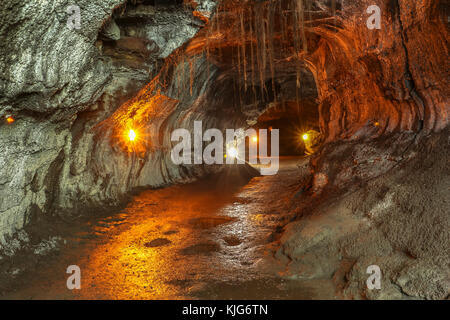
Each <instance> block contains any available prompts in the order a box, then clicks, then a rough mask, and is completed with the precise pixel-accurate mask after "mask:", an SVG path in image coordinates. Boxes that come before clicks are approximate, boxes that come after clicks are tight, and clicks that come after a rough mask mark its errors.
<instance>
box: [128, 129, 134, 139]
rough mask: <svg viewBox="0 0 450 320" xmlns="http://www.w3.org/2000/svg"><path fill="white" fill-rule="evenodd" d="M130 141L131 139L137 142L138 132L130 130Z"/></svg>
mask: <svg viewBox="0 0 450 320" xmlns="http://www.w3.org/2000/svg"><path fill="white" fill-rule="evenodd" d="M128 139H130V141H134V140H136V132H134V130H132V129H130V131H129V132H128Z"/></svg>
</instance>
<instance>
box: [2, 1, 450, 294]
mask: <svg viewBox="0 0 450 320" xmlns="http://www.w3.org/2000/svg"><path fill="white" fill-rule="evenodd" d="M7 1H8V0H7ZM407 1H408V0H398V1H390V0H386V1H382V0H379V1H377V2H378V3H379V4H381V3H383V8H382V9H383V19H390V20H389V21H390V22H392V23H389V24H383V28H382V29H380V30H369V31H368V29H367V28H366V24H365V23H355V21H362V20H361V17H362V16H363V15H364V14H365V13H366V12H367V11H366V10H367V6H368V5H372V2H371V1H370V0H360V1H356V2H355V3H352V4H351V5H348V3H347V5H348V6H344V5H343V3H344V1H340V0H336V1H334V0H306V1H305V0H304V1H300V0H279V1H277V0H246V1H244V0H242V1H241V0H223V1H220V4H219V2H218V1H214V0H195V1H194V0H128V1H122V2H121V1H119V0H117V1H116V2H117V3H118V2H121V5H118V6H115V7H111V8H109V9H108V10H111V15H110V16H109V17H108V18H107V19H105V17H97V18H95V17H96V16H95V15H92V20H93V21H94V20H95V22H96V23H97V24H98V26H99V27H98V28H99V29H95V28H94V27H93V26H94V25H95V23H92V25H91V26H90V28H94V29H95V30H93V32H92V34H89V36H90V38H89V39H92V43H87V42H86V39H85V35H84V33H81V32H80V34H81V35H83V37H81V40H80V39H78V40H76V39H77V38H73V39H70V40H68V41H67V42H70V43H71V44H73V43H77V44H80V45H81V44H83V45H86V46H88V47H87V48H86V52H89V54H88V55H87V56H84V55H83V54H84V53H86V52H83V54H79V55H78V54H72V55H70V56H64V57H62V58H60V55H61V53H63V51H64V50H59V51H58V52H54V51H52V50H53V48H54V47H55V48H61V46H54V43H51V45H48V43H47V47H45V48H44V49H43V48H41V47H39V45H37V44H36V43H33V41H30V43H33V45H34V46H36V48H37V49H38V50H37V51H36V52H37V54H36V55H31V56H30V58H32V59H35V56H36V57H39V59H41V58H42V61H44V62H45V63H46V64H47V65H48V67H49V68H50V67H51V68H52V67H53V66H58V65H59V64H58V63H48V61H46V60H45V59H50V58H49V57H51V59H53V58H54V57H58V59H59V58H60V60H61V61H66V60H67V61H69V64H70V68H69V67H68V69H71V68H73V67H74V66H77V65H81V70H78V71H77V72H78V73H73V74H76V75H77V77H72V76H71V78H70V81H78V79H83V80H84V82H85V83H84V82H83V83H82V84H80V83H71V82H70V81H69V80H67V79H65V78H64V75H61V79H62V80H63V82H64V84H63V85H62V86H59V87H58V84H51V83H45V82H43V81H44V80H45V79H46V78H52V77H47V76H46V75H39V77H38V78H36V79H34V78H33V77H32V73H30V74H28V73H27V74H26V75H25V74H22V71H23V72H25V71H27V72H28V70H27V68H22V67H18V65H16V64H14V63H13V64H12V65H13V66H14V68H13V69H11V70H9V71H10V73H9V74H8V75H9V76H11V77H14V75H15V74H19V75H20V76H23V77H22V78H21V77H18V78H17V79H15V81H13V82H14V83H13V84H12V85H10V87H14V88H15V87H19V86H18V84H23V85H26V87H24V88H21V89H20V88H18V89H17V92H16V91H14V90H10V91H11V92H9V93H10V94H11V97H14V98H15V99H13V98H11V99H9V98H8V97H7V96H3V95H0V100H1V101H0V102H1V103H3V101H6V102H7V104H8V109H7V110H6V111H7V113H6V114H5V123H4V124H3V125H0V133H1V134H0V141H1V143H0V160H2V161H3V159H6V160H7V161H3V162H2V161H0V162H2V163H5V164H6V165H5V168H6V169H5V170H4V171H3V172H2V173H1V174H0V192H1V193H2V194H1V198H0V200H1V201H0V218H1V219H0V232H1V234H0V236H1V237H3V236H4V234H5V235H7V236H8V237H9V236H10V235H13V236H11V238H10V239H11V241H10V243H11V245H9V244H8V245H5V246H4V248H6V250H4V251H0V298H7V299H10V298H12V299H15V298H23V297H26V298H32V299H36V298H38V299H52V298H54V299H171V298H172V299H197V298H204V299H230V298H231V299H280V298H289V299H314V298H318V299H336V298H340V297H341V296H345V297H349V298H351V299H353V298H357V299H359V298H361V299H365V298H379V297H384V296H386V297H394V298H398V297H400V298H405V299H410V298H421V299H422V298H425V299H428V298H441V299H444V298H448V293H447V292H448V290H447V292H446V291H445V290H446V289H445V288H446V287H445V285H448V281H447V282H444V281H446V280H445V279H447V278H448V277H447V278H445V277H446V276H447V275H448V266H449V265H450V263H449V260H448V259H449V257H450V255H449V254H448V239H450V236H449V233H448V232H449V230H450V228H449V227H448V222H449V221H450V219H449V217H448V212H449V211H448V208H447V207H448V190H449V188H448V187H449V186H448V182H449V181H450V179H449V178H448V172H450V170H448V158H449V156H448V131H447V132H446V131H444V132H443V133H440V132H439V130H440V129H442V128H444V126H448V117H447V114H448V112H447V110H448V96H446V95H445V94H444V92H446V89H447V88H448V74H445V72H444V73H442V72H441V70H440V69H443V68H442V67H440V66H442V65H444V63H443V62H442V61H444V60H445V59H446V58H445V56H448V52H447V51H448V50H447V47H446V46H445V45H441V44H440V42H443V41H442V39H441V38H445V36H446V35H448V33H446V29H445V28H443V27H442V26H441V25H439V24H438V22H433V24H429V25H428V22H426V21H427V19H425V17H424V16H422V15H425V14H429V13H430V12H431V13H434V11H433V10H434V9H433V8H434V7H433V5H432V0H417V1H416V2H417V6H411V5H409V4H408V2H407ZM91 2H92V3H97V2H99V3H100V2H101V1H100V0H91ZM108 2H111V3H112V2H113V1H108ZM416 2H415V3H416ZM443 2H444V1H442V2H441V4H442V3H443ZM44 3H45V4H44ZM46 3H47V2H43V4H42V5H43V6H44V5H47V4H46ZM102 3H103V4H104V3H105V2H102ZM216 4H217V6H216ZM49 5H50V4H49ZM363 5H364V6H363ZM366 5H367V6H366ZM394 7H395V8H394ZM435 7H436V6H435ZM30 8H32V6H25V7H24V10H31V9H30ZM214 8H215V9H214ZM197 9H198V10H199V11H198V10H197ZM386 9H387V10H386ZM425 9H426V10H425ZM86 10H90V9H86ZM93 11H94V10H93ZM103 11H105V10H103ZM103 11H102V12H103ZM213 11H215V12H213ZM48 12H52V11H51V10H48ZM385 12H388V14H386V13H385ZM91 13H95V12H91ZM1 14H3V11H1V12H0V15H1ZM27 17H29V19H24V20H23V22H22V21H20V22H17V25H19V26H20V25H21V24H22V23H24V24H28V21H32V22H33V23H34V25H38V24H39V23H40V22H42V21H38V20H34V19H35V18H36V17H39V15H34V14H29V15H27ZM36 19H37V18H36ZM47 20H49V19H48V18H45V19H44V21H46V22H48V21H47ZM54 21H59V20H58V19H54ZM363 22H364V21H363ZM416 22H418V23H417V26H416V24H415V23H416ZM425 22H426V23H425ZM51 26H52V25H51V23H50V24H49V27H51ZM100 26H101V27H100ZM11 27H12V28H15V27H16V26H11ZM416 27H417V28H418V29H415V28H416ZM422 27H423V30H424V32H422ZM31 29H37V28H35V27H34V26H33V28H31ZM49 30H53V29H51V28H49ZM54 30H55V31H57V30H58V28H57V27H55V29H54ZM418 30H420V32H419V31H418ZM84 31H87V30H84V29H83V32H84ZM91 31H92V30H91ZM372 31H373V32H372ZM0 32H2V29H1V28H0ZM368 32H372V33H368ZM15 34H16V33H15V32H11V35H15ZM67 34H68V32H67V30H64V32H61V35H62V37H60V40H64V39H65V38H64V37H66V36H67ZM423 34H426V37H427V39H426V41H425V40H424V39H423V38H422V37H423ZM29 35H30V36H34V37H36V35H35V34H34V33H33V32H29ZM27 36H28V35H27ZM74 36H79V34H78V33H76V34H75V35H74ZM440 37H441V38H440ZM38 38H44V39H47V37H42V36H39V37H38ZM8 40H9V39H8ZM22 42H23V43H28V42H27V41H22ZM37 42H40V41H37ZM42 42H44V43H46V41H42ZM72 42H73V43H72ZM10 44H12V46H13V47H9V48H12V50H11V51H12V52H13V53H14V55H16V54H17V52H15V50H16V48H15V47H14V46H15V45H16V44H17V40H16V39H11V41H5V45H8V46H9V45H10ZM91 44H92V45H91ZM80 47H81V46H80ZM17 48H20V46H19V45H18V46H17ZM27 50H28V49H27ZM39 50H40V51H39ZM89 50H90V51H89ZM428 50H429V51H430V52H431V54H430V52H429V51H428ZM0 51H2V50H1V49H0ZM91 51H92V52H91ZM43 52H49V53H50V54H49V55H48V57H47V56H46V55H45V54H42V53H43ZM2 53H3V51H2ZM8 54H9V53H8V52H5V56H6V57H7V59H6V60H7V61H14V59H15V58H12V57H11V59H9V56H8ZM418 55H420V57H418ZM79 56H82V58H80V57H79ZM422 56H424V57H425V56H426V57H427V59H428V60H429V63H428V62H427V63H426V64H424V63H423V61H428V60H427V59H423V58H422ZM86 57H88V58H89V59H86ZM8 59H9V60H8ZM71 59H74V61H72V60H71ZM97 60H98V61H97ZM447 60H448V59H447ZM61 61H57V62H61ZM83 61H97V62H98V63H99V64H98V65H94V66H93V65H85V64H84V62H83ZM32 62H36V64H37V65H38V67H36V68H35V71H36V72H38V71H40V70H41V69H42V70H44V69H46V68H44V67H42V68H39V64H38V62H37V61H35V60H32ZM1 63H2V60H1V59H0V64H1ZM61 65H63V66H64V64H63V63H61ZM6 69H7V68H6ZM102 70H104V72H103V71H102ZM58 71H59V70H53V69H51V72H52V74H53V72H54V74H58ZM70 71H72V70H70ZM75 71H76V70H75ZM87 71H92V74H90V76H89V75H88V76H86V77H84V76H85V75H86V74H85V73H86V72H87ZM70 74H71V75H72V73H70ZM58 75H59V74H58ZM28 76H29V77H30V78H29V79H28ZM100 78H104V80H102V81H103V82H102V81H100V80H101V79H100ZM23 79H27V81H26V82H24V81H23ZM86 79H87V80H86ZM93 79H97V80H99V83H92V82H93V81H94V80H93ZM424 79H425V80H426V81H422V80H424ZM66 80H67V83H66ZM41 82H42V83H43V84H44V85H46V87H45V90H44V89H42V91H43V92H44V93H45V94H44V93H42V94H41V92H39V90H41V89H39V86H35V84H36V83H41ZM100 82H101V83H100ZM29 84H30V86H28V85H29ZM72 84H73V85H72ZM47 85H48V87H47ZM66 85H67V86H66ZM49 88H51V89H52V90H49ZM443 88H444V89H443ZM53 89H54V90H53ZM21 90H22V91H21ZM447 91H448V90H447ZM30 92H32V94H31V97H37V96H39V97H41V96H42V97H44V98H43V99H39V100H36V101H39V102H45V103H46V107H48V108H47V109H48V110H45V111H42V109H45V108H44V105H43V106H39V107H36V108H35V109H36V110H35V111H33V112H30V110H32V109H33V108H30V110H28V111H27V110H22V109H21V108H22V106H21V104H22V102H25V101H28V100H30V101H31V100H33V99H31V98H30V95H29V93H30ZM67 92H69V94H68V93H67ZM75 93H80V96H78V95H76V94H75ZM47 94H50V95H47ZM71 96H73V97H75V98H74V99H73V100H72V99H68V98H69V97H71ZM94 96H96V98H95V99H94V98H92V97H94ZM89 97H91V98H89ZM28 98H30V99H28ZM8 99H9V100H8ZM77 99H82V101H78V100H77ZM75 100H76V101H75ZM30 101H28V102H30ZM31 102H33V101H31ZM31 102H30V103H31ZM62 103H66V104H64V106H61V104H62ZM10 105H11V107H9V106H10ZM30 106H34V104H30ZM0 107H2V105H1V104H0ZM51 108H54V109H51ZM420 108H422V109H423V110H422V111H426V112H424V114H425V119H423V116H424V114H421V112H420V110H421V109H420ZM10 109H11V110H10ZM0 111H1V112H2V113H0V115H1V116H2V117H3V114H4V113H3V109H0ZM50 111H51V112H50ZM53 111H55V112H53ZM51 113H52V114H53V113H54V114H55V115H54V116H50V114H51ZM36 115H39V117H38V116H36ZM46 115H48V117H49V119H46ZM446 117H447V118H446ZM419 118H420V119H419ZM63 119H64V120H63ZM419 121H421V122H422V124H423V126H422V124H421V125H420V126H419V131H420V132H418V131H415V128H416V127H417V126H416V125H417V124H418V123H420V122H419ZM196 122H197V123H198V122H202V126H203V127H202V129H203V132H205V130H206V129H215V128H217V129H218V130H217V131H219V132H221V133H224V132H225V130H226V129H233V130H236V129H244V130H245V129H255V130H257V132H258V130H263V129H267V130H268V131H269V132H270V131H271V130H274V129H278V130H279V161H280V162H279V170H278V171H277V172H276V174H274V175H261V174H259V172H258V170H257V169H260V168H261V167H262V166H259V167H258V165H255V166H252V165H250V166H249V165H248V163H243V164H240V165H235V164H232V165H227V164H220V165H215V164H212V165H209V164H206V163H195V162H194V161H192V160H193V159H194V155H193V153H191V152H190V153H189V154H190V155H192V159H191V162H189V163H188V164H184V163H183V164H178V163H175V162H174V161H173V159H172V158H171V153H170V152H171V150H173V146H174V144H175V143H174V141H172V140H171V134H172V133H173V132H174V131H175V130H177V129H184V130H185V132H186V131H187V132H188V135H189V134H192V133H193V130H194V128H195V123H196ZM438 129H439V130H438ZM433 130H436V131H433ZM217 131H216V132H217ZM4 137H6V138H4ZM269 137H270V134H269ZM253 138H255V139H256V141H258V140H259V137H258V136H256V137H249V138H248V139H247V141H246V159H245V160H247V161H248V160H249V159H248V158H247V157H248V156H249V153H250V152H249V150H248V149H249V144H250V140H251V139H253ZM5 139H6V140H5ZM8 139H10V140H11V141H12V142H13V143H10V141H9V140H8ZM191 140H194V139H193V138H191ZM3 141H5V143H3ZM323 141H326V144H323V145H322V143H323ZM272 143H273V141H271V140H270V138H269V145H268V146H267V147H268V148H267V151H268V156H272V154H271V153H270V150H271V147H272ZM4 145H7V146H8V147H7V148H4V147H3V146H4ZM200 145H201V147H203V148H202V149H203V150H204V148H205V147H206V146H207V145H208V143H207V141H204V140H203V139H200ZM190 147H192V144H191V145H190V146H189V148H188V149H189V151H191V149H190ZM225 147H226V146H225ZM319 147H320V149H319ZM319 150H320V152H317V151H319ZM435 150H439V152H435ZM11 151H12V152H11ZM225 152H227V150H226V148H225ZM312 153H316V154H315V155H314V156H312V157H306V156H305V154H306V155H310V154H312ZM225 156H227V154H225ZM221 160H223V159H221ZM408 161H410V162H408ZM424 163H425V164H426V165H423V164H424ZM397 168H401V170H396V169H397ZM418 168H420V170H417V169H418ZM0 169H3V168H0ZM400 182H401V183H400ZM7 188H11V190H12V191H11V190H9V189H7ZM5 190H6V191H5ZM5 199H6V200H5ZM424 204H426V205H424ZM68 221H69V223H68ZM6 229H8V230H6ZM22 229H23V230H22ZM4 230H6V231H4ZM17 230H19V232H18V233H17V234H13V232H16V231H17ZM3 233H4V234H3ZM1 237H0V240H1V239H2V238H1ZM14 237H15V238H14ZM5 239H6V237H5ZM10 239H9V238H8V241H9V240H10ZM0 245H1V246H3V245H4V243H0ZM21 246H22V247H21ZM2 248H3V247H0V249H2ZM22 249H23V250H22ZM2 252H5V254H3V253H2ZM54 252H57V253H58V254H55V255H54V254H53V253H54ZM15 254H17V256H15ZM30 256H31V257H33V258H32V259H29V257H30ZM16 257H17V258H16ZM16 261H18V263H21V264H20V265H19V267H17V268H16V267H15V266H14V263H16ZM431 261H433V265H432V266H429V265H427V264H428V263H430V262H431ZM385 262H386V263H385ZM434 262H436V263H442V265H434ZM373 263H380V264H384V268H385V269H383V275H384V274H386V278H385V280H386V282H385V283H386V286H384V284H385V283H384V282H383V290H384V289H385V288H386V290H385V291H380V292H379V293H373V292H371V291H367V290H366V286H365V283H366V282H365V279H366V277H367V274H366V270H367V269H366V267H367V266H368V265H373ZM74 264H76V265H77V266H79V267H80V268H81V270H82V277H83V278H82V279H83V280H82V283H83V289H82V290H80V291H77V290H73V291H71V290H67V288H68V287H67V285H66V283H67V282H66V281H67V274H66V270H67V266H68V265H74ZM36 266H37V267H36ZM28 270H32V272H28ZM424 270H425V271H426V272H423V271H424ZM429 270H432V271H433V272H431V273H429V272H428V271H429ZM385 271H386V273H385ZM429 274H431V275H432V277H434V275H436V277H434V278H433V279H430V276H429ZM17 275H20V277H18V276H17ZM388 277H390V279H388ZM435 278H436V279H435ZM442 279H444V280H442ZM441 280H442V281H441ZM424 281H426V282H427V288H424V285H423V284H424ZM429 283H431V285H430V286H428V284H429ZM361 284H362V286H361ZM428 287H429V288H428ZM42 288H46V290H42ZM430 288H431V289H430Z"/></svg>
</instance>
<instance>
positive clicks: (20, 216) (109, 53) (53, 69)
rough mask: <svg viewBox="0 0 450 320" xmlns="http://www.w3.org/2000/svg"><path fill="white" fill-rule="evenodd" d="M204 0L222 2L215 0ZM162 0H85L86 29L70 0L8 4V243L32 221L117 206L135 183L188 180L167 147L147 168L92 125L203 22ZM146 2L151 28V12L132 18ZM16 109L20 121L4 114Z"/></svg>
mask: <svg viewBox="0 0 450 320" xmlns="http://www.w3.org/2000/svg"><path fill="white" fill-rule="evenodd" d="M138 2H139V1H138ZM169 2H170V1H169ZM169 2H167V3H169ZM203 2H204V3H203ZM203 2H202V4H203V5H204V6H205V8H207V9H208V10H210V9H211V10H212V9H214V6H213V5H214V2H213V1H203ZM160 3H162V5H160V6H155V7H154V6H145V7H144V9H142V8H143V6H142V5H141V6H132V5H130V4H127V6H124V1H112V0H111V1H84V2H83V1H79V2H77V5H78V6H79V7H80V14H81V25H80V26H81V28H80V29H72V30H71V29H69V28H68V26H67V21H68V19H69V18H70V17H71V14H69V13H67V8H68V6H69V5H70V4H71V3H70V2H69V1H59V2H55V1H49V2H42V1H30V2H27V3H23V2H21V1H7V2H6V3H5V4H2V7H1V9H0V10H1V11H0V15H1V20H2V24H1V26H0V38H1V41H2V43H3V44H4V45H2V48H1V53H2V54H1V58H0V69H1V79H0V88H1V90H0V117H1V118H2V123H1V124H0V133H1V134H0V163H1V166H0V195H1V196H0V242H1V243H3V244H5V240H6V238H5V237H9V236H11V235H12V234H13V233H14V232H15V231H17V230H20V229H22V228H23V227H24V225H26V224H27V223H29V222H30V221H32V220H33V221H35V220H36V221H37V220H39V219H42V218H45V217H47V216H52V215H59V216H61V217H63V218H67V217H68V216H67V214H66V213H68V214H69V216H70V215H75V216H76V215H80V214H83V213H86V212H87V211H86V209H87V208H93V209H95V208H99V207H103V206H105V207H109V206H115V205H118V204H120V203H121V201H122V200H123V198H124V196H125V195H126V193H127V192H129V191H130V190H132V188H134V187H136V186H145V185H151V186H158V185H162V184H166V183H169V182H171V179H172V178H180V179H181V176H180V173H179V172H178V171H179V170H175V169H172V172H171V173H169V172H168V170H165V169H164V167H163V166H162V167H161V164H160V163H161V162H162V158H164V157H167V155H163V154H161V152H159V153H158V152H155V153H153V154H152V155H151V156H149V158H148V159H146V166H144V167H141V166H138V165H137V163H141V162H142V161H143V160H142V159H141V160H140V159H130V157H129V155H128V154H127V153H126V152H123V151H122V150H116V149H114V148H112V146H111V144H110V143H109V139H110V137H108V136H107V135H106V133H105V132H102V131H98V130H97V131H95V130H92V128H93V127H94V126H95V125H97V124H98V123H99V122H101V121H102V120H104V119H106V118H107V117H108V116H109V115H111V113H113V112H114V111H115V110H116V109H117V108H118V107H119V106H120V105H121V104H122V103H124V102H125V101H126V100H127V99H129V98H131V97H132V95H133V94H135V93H136V92H137V91H138V90H139V89H140V88H142V87H143V86H144V85H145V84H146V83H148V82H150V80H151V78H152V77H153V75H154V74H155V73H156V72H157V70H158V62H160V61H159V59H160V58H161V57H165V56H167V55H169V54H170V53H171V52H172V51H173V50H174V49H176V48H177V47H179V46H180V45H182V44H183V43H184V42H186V41H187V40H189V39H190V38H191V37H192V36H193V35H194V34H195V33H196V32H197V31H198V30H199V28H200V27H201V26H202V25H203V24H204V23H203V22H202V21H200V20H199V19H198V18H196V17H194V16H193V14H192V10H191V11H189V9H188V8H186V7H184V6H180V5H178V6H173V5H164V3H163V2H160ZM139 8H141V9H142V11H143V13H142V15H141V16H140V18H139V19H144V20H145V22H146V23H145V24H144V26H145V28H141V25H142V20H139V19H137V20H132V21H131V22H130V21H127V19H128V20H129V19H130V17H133V15H134V14H136V12H137V11H139V10H138V9H139ZM114 10H115V11H114ZM206 13H207V12H206V11H205V14H206ZM209 13H211V12H209ZM124 21H125V22H124ZM163 21H164V23H163ZM141 31H142V32H141ZM133 32H134V34H131V33H133ZM139 32H141V33H142V34H138V33H139ZM128 33H130V34H128ZM156 35H157V36H156ZM161 37H162V38H161ZM118 38H119V39H118ZM122 39H123V40H122ZM141 43H144V44H145V45H146V46H144V47H141V46H140V44H141ZM155 43H156V44H158V46H155V45H154V44H155ZM152 44H153V46H151V45H152ZM147 45H148V46H147ZM160 64H161V63H160ZM9 115H12V116H13V117H14V119H15V120H16V121H15V122H14V123H13V124H11V125H7V124H6V123H5V122H4V119H5V118H4V117H6V116H9ZM162 120H163V119H161V121H162ZM166 160H167V159H166ZM140 173H142V174H141V175H139V174H140Z"/></svg>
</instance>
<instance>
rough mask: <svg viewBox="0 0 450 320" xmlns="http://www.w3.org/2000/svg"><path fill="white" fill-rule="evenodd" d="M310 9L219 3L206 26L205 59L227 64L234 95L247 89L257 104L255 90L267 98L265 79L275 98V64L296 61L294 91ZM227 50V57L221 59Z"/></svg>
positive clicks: (303, 2) (284, 1) (285, 3)
mask: <svg viewBox="0 0 450 320" xmlns="http://www.w3.org/2000/svg"><path fill="white" fill-rule="evenodd" d="M310 7H311V1H310V0H266V1H255V0H244V1H236V0H222V1H221V3H220V5H219V7H218V9H217V12H216V14H215V16H214V17H213V18H212V19H211V20H210V22H209V25H208V26H207V31H206V34H205V38H206V39H205V44H204V48H203V51H204V53H205V55H206V57H207V59H208V60H211V58H212V57H213V56H215V58H216V60H219V61H220V60H223V59H226V58H228V61H230V60H231V62H232V68H233V69H234V70H235V74H236V80H235V82H236V88H237V89H238V90H239V93H238V94H239V95H240V94H241V92H247V89H248V88H249V87H251V89H252V91H253V95H254V99H255V100H257V96H258V94H257V90H260V94H261V95H262V96H266V95H268V88H267V87H266V85H267V79H270V80H271V87H272V88H271V90H272V91H273V96H274V98H275V99H276V97H277V94H276V92H275V91H276V89H275V88H276V86H275V78H276V70H275V65H276V64H277V63H279V62H280V61H292V60H293V59H295V61H297V63H296V65H297V67H296V75H297V91H298V89H299V88H300V84H301V79H300V76H301V69H302V67H303V66H304V65H303V62H302V59H301V57H302V55H304V54H305V53H307V51H308V43H307V40H306V36H307V29H306V27H305V8H310ZM308 12H310V10H308ZM309 14H310V13H309ZM227 46H228V47H230V46H231V47H232V48H231V50H228V51H226V52H229V54H230V55H231V57H226V56H223V52H222V51H223V50H224V48H226V47H227ZM208 63H211V62H208ZM208 69H209V67H208ZM269 75H270V76H269ZM258 87H259V88H258ZM242 89H243V90H242ZM297 96H298V94H297ZM297 100H298V97H297Z"/></svg>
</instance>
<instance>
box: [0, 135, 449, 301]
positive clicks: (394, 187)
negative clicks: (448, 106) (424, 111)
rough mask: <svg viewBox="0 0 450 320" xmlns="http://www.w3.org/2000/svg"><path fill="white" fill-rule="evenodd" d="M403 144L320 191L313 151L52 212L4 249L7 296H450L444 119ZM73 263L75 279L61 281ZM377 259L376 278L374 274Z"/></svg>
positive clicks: (2, 266)
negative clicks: (386, 159) (97, 210)
mask: <svg viewBox="0 0 450 320" xmlns="http://www.w3.org/2000/svg"><path fill="white" fill-rule="evenodd" d="M357 147H360V146H357ZM409 148H410V149H411V150H410V152H412V153H413V154H415V157H414V158H412V160H409V161H404V162H399V163H398V164H397V165H396V166H395V167H394V168H393V169H391V170H390V171H388V173H386V174H383V175H381V176H379V177H376V178H373V179H372V180H370V181H369V182H364V183H363V184H357V183H354V184H353V185H351V186H348V187H346V188H343V189H336V188H335V189H333V190H331V189H324V190H323V191H322V193H320V194H319V193H318V192H313V191H312V190H311V179H310V170H311V167H310V161H309V158H293V157H291V158H289V157H287V158H283V159H282V162H281V168H280V171H279V173H278V174H277V175H275V176H265V177H254V178H252V179H251V180H250V181H248V182H247V183H245V184H244V185H233V184H231V185H227V184H226V183H225V182H224V181H228V180H229V179H225V178H224V176H219V177H211V178H209V179H205V180H202V181H199V182H195V183H193V184H187V185H176V186H171V187H167V188H162V189H155V190H146V191H143V192H141V193H139V194H138V195H136V196H135V197H134V198H133V200H132V201H131V202H130V203H129V204H128V205H127V206H126V207H125V208H124V209H123V210H120V211H117V212H116V213H113V214H109V215H106V216H103V217H102V218H97V219H91V220H86V221H84V222H82V223H79V222H78V223H71V224H68V223H53V224H52V226H51V227H50V226H49V229H48V230H47V235H46V237H47V238H44V234H45V232H43V231H42V228H40V229H39V230H41V231H40V235H39V234H38V233H36V232H35V233H34V234H33V231H32V230H29V231H28V234H29V235H31V237H30V238H28V237H29V236H28V234H25V233H23V234H22V235H23V237H22V239H20V237H19V238H18V239H17V241H16V242H21V244H22V247H27V248H28V249H26V250H25V249H21V251H20V252H15V255H12V256H11V258H8V257H7V256H3V257H2V259H1V260H0V270H1V281H0V283H1V284H2V285H1V286H2V291H1V292H2V294H1V296H0V298H2V299H18V298H20V299H22V298H25V299H186V298H194V299H196V298H204V299H205V298H206V299H220V298H225V299H228V298H232V299H269V298H270V299H342V298H345V299H367V298H369V299H446V298H448V296H449V292H450V289H449V288H450V281H449V279H450V277H449V274H450V273H449V266H450V263H449V262H450V261H449V257H450V254H449V244H450V234H449V230H450V226H449V223H450V219H449V214H450V213H449V210H448V209H449V203H448V201H449V198H448V194H449V190H450V186H449V183H450V179H449V176H448V175H449V172H450V170H449V161H448V159H449V152H448V151H449V139H448V132H443V133H442V134H440V135H436V136H434V137H432V138H428V139H419V142H417V141H416V142H415V143H414V144H413V145H411V146H410V147H409ZM343 156H344V155H343ZM372 166H377V164H376V163H374V164H372ZM49 230H51V233H52V235H51V236H50V237H48V234H49ZM38 239H40V240H38ZM26 242H28V245H26V246H24V245H23V244H24V243H26ZM13 243H14V242H13ZM30 251H32V252H30ZM73 264H75V265H78V266H80V268H81V273H82V289H81V290H73V291H70V290H68V289H67V287H66V280H67V277H68V275H67V274H66V268H67V267H68V266H69V265H73ZM369 265H378V266H379V267H380V269H381V271H382V288H381V290H368V289H367V287H366V279H367V277H368V276H369V275H368V274H367V273H366V269H367V267H368V266H369Z"/></svg>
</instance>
